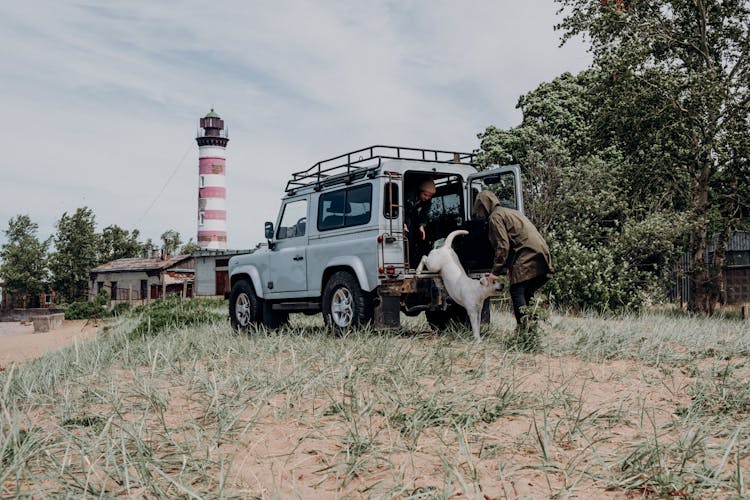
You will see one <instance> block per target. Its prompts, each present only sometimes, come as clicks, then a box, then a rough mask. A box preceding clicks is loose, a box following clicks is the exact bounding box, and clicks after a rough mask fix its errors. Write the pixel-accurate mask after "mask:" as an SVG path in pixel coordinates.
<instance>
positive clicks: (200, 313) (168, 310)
mask: <svg viewBox="0 0 750 500" xmlns="http://www.w3.org/2000/svg"><path fill="white" fill-rule="evenodd" d="M224 304H225V303H224V302H222V301H216V300H210V299H193V300H181V299H180V298H179V297H168V298H166V299H160V300H157V301H155V302H152V303H150V304H148V305H145V306H138V307H136V308H135V309H134V310H133V313H134V314H139V315H140V321H139V322H138V325H137V326H136V327H135V328H134V329H133V330H132V331H131V333H130V337H131V338H133V337H138V336H143V335H156V334H158V333H160V332H162V331H164V330H167V329H169V328H181V327H185V326H190V325H197V324H202V323H210V322H214V321H221V320H226V318H227V313H226V311H227V308H226V307H225V306H224Z"/></svg>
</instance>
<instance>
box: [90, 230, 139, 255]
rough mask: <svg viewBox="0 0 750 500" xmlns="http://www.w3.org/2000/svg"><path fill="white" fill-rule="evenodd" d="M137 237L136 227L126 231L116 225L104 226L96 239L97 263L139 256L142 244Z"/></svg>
mask: <svg viewBox="0 0 750 500" xmlns="http://www.w3.org/2000/svg"><path fill="white" fill-rule="evenodd" d="M139 237H140V232H139V231H138V230H137V229H133V230H132V231H128V230H127V229H123V228H121V227H120V226H117V225H110V226H107V227H105V228H104V229H103V230H102V233H101V234H100V235H99V240H98V245H99V248H98V252H99V263H100V264H101V263H104V262H110V261H112V260H116V259H125V258H128V257H139V256H141V254H142V253H143V249H144V245H143V244H142V243H141V242H139V241H138V238H139Z"/></svg>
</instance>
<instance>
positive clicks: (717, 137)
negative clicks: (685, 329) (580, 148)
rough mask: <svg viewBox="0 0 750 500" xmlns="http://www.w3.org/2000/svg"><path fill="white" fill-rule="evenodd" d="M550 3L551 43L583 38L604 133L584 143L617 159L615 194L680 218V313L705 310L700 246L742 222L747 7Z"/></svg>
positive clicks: (682, 2)
mask: <svg viewBox="0 0 750 500" xmlns="http://www.w3.org/2000/svg"><path fill="white" fill-rule="evenodd" d="M557 1H558V3H560V4H561V5H562V8H563V12H565V13H566V17H565V19H564V20H563V22H562V23H561V24H560V26H559V28H561V29H562V30H563V33H564V35H563V40H567V39H568V38H570V37H574V36H578V35H584V37H585V38H587V39H588V40H589V41H590V44H591V50H592V53H593V55H594V67H596V68H598V69H599V70H600V71H599V75H598V77H597V78H595V79H594V80H592V85H591V95H592V96H593V97H592V99H593V101H592V102H593V103H594V104H595V110H596V112H595V113H594V114H593V115H592V123H593V125H594V129H595V130H598V131H603V132H605V133H599V134H597V135H596V137H595V142H596V143H598V145H599V147H601V146H602V145H605V146H606V145H616V147H617V148H618V149H619V150H620V151H621V152H622V154H623V156H624V157H625V158H626V159H627V160H628V162H627V175H626V176H624V177H623V183H622V185H623V187H624V189H625V190H626V192H629V193H630V194H631V196H632V197H634V198H635V199H637V200H639V201H641V202H643V203H646V202H648V203H650V205H651V208H652V209H653V210H656V211H659V210H673V211H685V212H688V213H689V214H690V217H691V218H692V220H693V221H694V223H693V224H692V225H691V227H690V230H691V231H690V232H691V234H690V247H689V248H690V251H691V253H692V255H693V261H694V262H695V263H696V264H695V269H694V273H693V275H692V281H693V294H692V302H691V304H690V306H691V309H692V310H700V311H705V312H710V311H711V307H712V304H714V303H715V302H717V301H721V300H722V299H723V298H722V297H721V296H720V295H718V287H713V286H711V283H713V282H715V281H719V282H720V281H722V280H723V277H722V276H721V272H722V271H721V270H722V267H723V266H722V264H723V262H721V261H718V262H715V265H714V266H709V267H704V266H703V265H702V263H703V260H704V256H705V253H706V249H707V246H708V244H709V240H710V239H711V237H712V235H713V234H714V233H724V232H730V231H731V230H733V229H736V228H738V227H740V225H741V221H742V218H743V217H745V218H746V217H747V216H748V215H750V206H748V204H747V201H746V200H747V199H748V198H747V197H748V185H750V168H749V166H748V160H747V159H748V153H749V152H750V133H749V132H750V127H749V126H748V113H749V110H750V104H749V103H750V72H748V71H747V60H748V55H749V54H748V51H749V50H750V45H748V43H747V40H748V36H750V35H749V27H750V9H748V6H747V2H738V1H727V2H707V3H706V2H694V1H689V0H654V1H650V2H624V3H623V2H614V1H613V2H610V3H609V4H606V3H605V5H601V4H600V3H599V2H591V1H588V0H557ZM727 240H728V238H723V239H720V240H719V242H718V244H719V246H720V247H723V249H726V242H727ZM724 254H725V252H724V251H723V250H722V248H717V251H716V253H715V255H716V256H717V257H719V258H723V255H724Z"/></svg>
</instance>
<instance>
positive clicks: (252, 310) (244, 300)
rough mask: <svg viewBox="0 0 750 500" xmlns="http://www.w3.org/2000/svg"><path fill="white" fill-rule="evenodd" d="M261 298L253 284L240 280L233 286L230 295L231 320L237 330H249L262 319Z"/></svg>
mask: <svg viewBox="0 0 750 500" xmlns="http://www.w3.org/2000/svg"><path fill="white" fill-rule="evenodd" d="M260 302H261V301H260V299H259V298H258V296H257V295H255V290H254V289H253V285H252V284H250V282H248V281H247V280H240V281H238V282H237V283H235V284H234V286H233V287H232V293H231V294H230V295H229V322H230V323H231V325H232V328H234V329H235V330H247V329H248V328H249V327H250V326H251V325H257V324H259V323H260V321H261V320H262V314H261V304H260Z"/></svg>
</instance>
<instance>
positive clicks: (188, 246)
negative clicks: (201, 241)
mask: <svg viewBox="0 0 750 500" xmlns="http://www.w3.org/2000/svg"><path fill="white" fill-rule="evenodd" d="M200 249H201V247H200V245H198V244H197V243H196V242H195V241H193V238H190V239H189V240H188V241H187V243H185V244H184V245H182V247H180V254H182V255H187V254H191V253H193V252H197V251H198V250H200Z"/></svg>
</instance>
